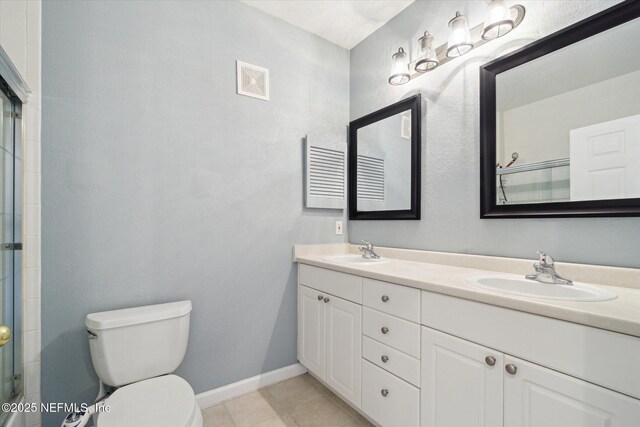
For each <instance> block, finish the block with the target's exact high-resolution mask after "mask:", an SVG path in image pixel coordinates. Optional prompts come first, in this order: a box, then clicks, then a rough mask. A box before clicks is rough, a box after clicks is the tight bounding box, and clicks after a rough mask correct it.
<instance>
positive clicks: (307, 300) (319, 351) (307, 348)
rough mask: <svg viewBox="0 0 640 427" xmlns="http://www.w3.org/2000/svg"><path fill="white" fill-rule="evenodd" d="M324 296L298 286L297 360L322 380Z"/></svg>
mask: <svg viewBox="0 0 640 427" xmlns="http://www.w3.org/2000/svg"><path fill="white" fill-rule="evenodd" d="M323 297H324V295H323V294H321V293H320V292H319V291H316V290H314V289H311V288H307V287H306V286H298V360H300V363H301V364H302V365H304V366H305V367H306V368H307V369H308V370H309V371H311V372H313V373H314V374H316V375H317V376H318V377H320V378H324V360H325V359H324V353H325V303H324V301H323V299H322V298H323Z"/></svg>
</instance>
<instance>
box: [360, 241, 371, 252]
mask: <svg viewBox="0 0 640 427" xmlns="http://www.w3.org/2000/svg"><path fill="white" fill-rule="evenodd" d="M362 243H364V247H365V248H366V249H367V250H368V251H371V250H373V245H372V244H371V242H369V241H368V240H363V241H362Z"/></svg>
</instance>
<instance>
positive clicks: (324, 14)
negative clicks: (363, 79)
mask: <svg viewBox="0 0 640 427" xmlns="http://www.w3.org/2000/svg"><path fill="white" fill-rule="evenodd" d="M240 1H241V2H242V3H245V4H248V5H249V6H252V7H255V8H256V9H260V10H262V11H263V12H266V13H268V14H270V15H273V16H275V17H277V18H280V19H282V20H283V21H286V22H288V23H290V24H293V25H295V26H297V27H300V28H302V29H304V30H307V31H309V32H311V33H314V34H317V35H318V36H320V37H322V38H325V39H327V40H329V41H330V42H333V43H335V44H337V45H338V46H342V47H344V48H346V49H351V48H352V47H354V46H355V45H357V44H358V43H360V42H361V41H362V40H364V39H365V38H366V37H367V36H368V35H370V34H371V33H373V32H374V31H375V30H377V29H378V28H380V27H381V26H383V25H384V24H385V23H386V22H388V21H389V20H390V19H391V18H393V17H394V16H396V15H397V14H398V13H400V12H401V11H402V10H404V9H405V8H406V7H407V6H409V5H410V4H411V3H413V1H414V0H391V1H387V0H374V1H369V0H356V1H349V0H299V1H291V0H240Z"/></svg>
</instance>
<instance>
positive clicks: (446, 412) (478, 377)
mask: <svg viewBox="0 0 640 427" xmlns="http://www.w3.org/2000/svg"><path fill="white" fill-rule="evenodd" d="M502 359H503V355H502V353H499V352H497V351H495V350H491V349H489V348H486V347H482V346H480V345H477V344H474V343H471V342H469V341H465V340H462V339H460V338H456V337H454V336H451V335H447V334H443V333H442V332H438V331H435V330H433V329H429V328H425V327H423V328H422V364H421V375H422V378H421V381H420V383H421V385H422V390H421V395H422V396H421V408H422V409H421V425H422V427H459V426H465V427H476V426H477V427H480V426H486V427H496V426H497V427H499V426H502V373H503V368H502Z"/></svg>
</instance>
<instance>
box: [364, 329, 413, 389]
mask: <svg viewBox="0 0 640 427" xmlns="http://www.w3.org/2000/svg"><path fill="white" fill-rule="evenodd" d="M362 357H364V358H365V359H367V360H368V361H370V362H371V363H373V364H376V365H378V366H379V367H381V368H382V369H385V370H387V371H389V372H391V373H392V374H394V375H397V376H399V377H400V378H402V379H403V380H405V381H407V382H410V383H411V384H413V385H414V386H416V387H420V360H418V359H416V358H414V357H411V356H409V355H407V354H404V353H403V352H401V351H398V350H396V349H395V348H391V347H389V346H387V345H384V344H382V343H379V342H378V341H375V340H372V339H371V338H369V337H362Z"/></svg>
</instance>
